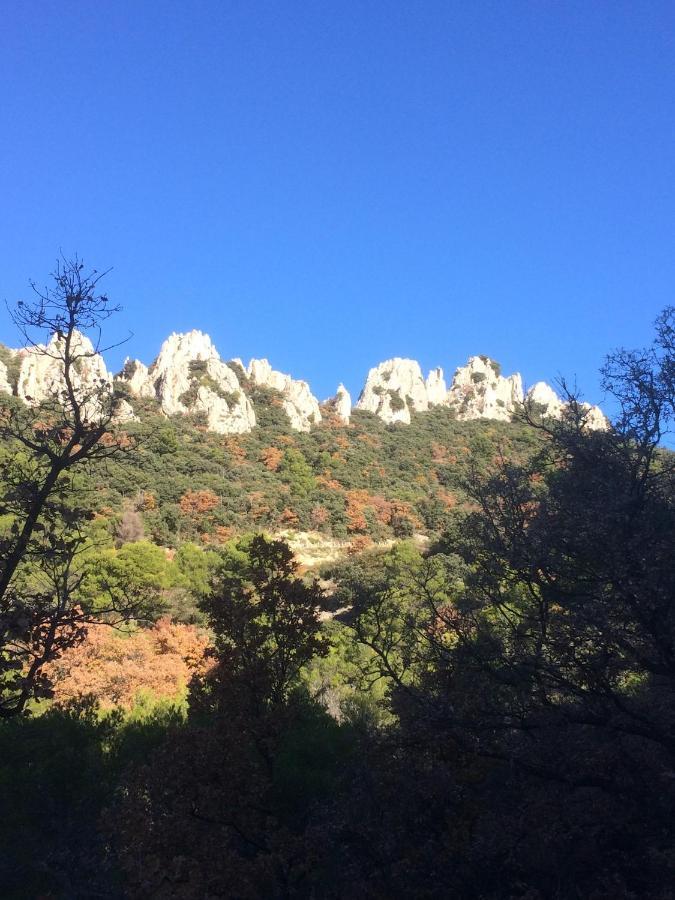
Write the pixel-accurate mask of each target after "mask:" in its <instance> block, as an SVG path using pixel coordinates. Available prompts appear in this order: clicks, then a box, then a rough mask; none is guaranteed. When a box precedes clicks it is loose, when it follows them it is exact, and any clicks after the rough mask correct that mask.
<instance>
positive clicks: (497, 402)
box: [446, 356, 523, 422]
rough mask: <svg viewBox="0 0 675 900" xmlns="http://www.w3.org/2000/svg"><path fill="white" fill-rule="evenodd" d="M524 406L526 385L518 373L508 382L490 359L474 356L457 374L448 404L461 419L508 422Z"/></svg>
mask: <svg viewBox="0 0 675 900" xmlns="http://www.w3.org/2000/svg"><path fill="white" fill-rule="evenodd" d="M522 402H523V382H522V379H521V377H520V375H519V374H518V373H517V372H516V373H515V374H514V375H509V377H508V378H505V377H504V376H503V375H502V374H501V373H500V369H499V364H498V363H496V362H494V361H493V360H491V359H489V358H488V357H487V356H472V357H471V358H470V359H469V361H468V363H467V364H466V365H465V366H460V367H459V368H458V369H457V370H456V371H455V375H454V378H453V379H452V384H451V386H450V390H449V391H448V395H447V400H446V403H447V405H448V406H450V407H452V408H453V409H454V410H455V411H456V413H457V418H458V419H501V420H502V421H504V422H508V421H509V420H510V419H511V416H512V415H513V413H514V412H515V410H516V408H517V407H518V406H519V404H521V403H522Z"/></svg>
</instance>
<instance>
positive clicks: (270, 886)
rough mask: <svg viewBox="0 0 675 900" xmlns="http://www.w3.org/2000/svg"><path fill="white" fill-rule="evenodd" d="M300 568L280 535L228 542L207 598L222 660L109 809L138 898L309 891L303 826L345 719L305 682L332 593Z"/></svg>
mask: <svg viewBox="0 0 675 900" xmlns="http://www.w3.org/2000/svg"><path fill="white" fill-rule="evenodd" d="M295 572H296V567H295V564H294V561H293V555H292V553H291V551H290V549H289V548H288V546H287V545H286V544H284V543H283V542H281V541H272V540H268V539H267V538H265V537H263V536H262V535H257V536H255V537H253V538H249V539H248V540H242V541H240V542H239V544H238V545H236V546H230V547H229V548H228V549H227V551H226V553H225V560H224V564H223V566H222V569H221V572H220V576H219V578H218V579H217V587H216V589H215V590H214V591H213V593H212V595H211V596H210V597H209V598H208V599H206V600H205V601H203V603H202V606H203V609H204V610H205V611H206V612H207V614H208V617H209V622H210V625H211V628H212V631H213V633H214V636H215V662H216V665H215V666H214V668H213V669H212V670H211V671H210V672H209V673H208V675H207V676H206V677H205V678H203V679H199V678H197V679H195V680H194V682H193V685H192V689H191V692H190V697H189V705H190V712H189V716H188V722H187V726H186V728H184V729H182V730H181V731H179V732H177V733H172V734H171V735H169V737H168V739H167V741H166V742H165V744H164V746H163V747H162V748H160V749H159V751H158V752H157V753H156V754H155V756H153V757H152V758H151V760H150V761H149V763H148V765H147V766H144V767H143V768H141V769H140V770H137V772H136V773H133V774H132V775H131V778H130V780H129V782H128V783H127V784H126V785H125V789H124V791H122V792H120V802H119V803H118V805H117V808H116V809H115V810H114V814H113V816H112V818H111V824H112V827H113V833H114V839H115V841H116V846H117V850H118V854H119V858H120V861H121V864H122V866H123V868H124V870H125V872H126V874H127V876H128V879H129V886H130V890H131V893H130V896H148V895H151V894H154V893H155V892H157V891H159V892H161V893H166V894H167V895H171V894H173V892H174V890H179V891H180V895H181V896H183V897H186V898H192V897H194V898H195V900H196V898H198V897H204V896H236V897H242V898H244V897H246V898H251V900H253V898H254V897H289V896H309V895H310V894H309V893H308V892H307V891H306V889H305V885H306V883H307V880H308V877H309V875H310V873H311V861H312V857H313V855H314V853H315V851H314V849H313V843H312V840H311V837H310V839H309V840H308V839H307V838H306V836H305V829H306V828H307V823H308V820H309V816H310V811H311V809H312V807H313V806H314V805H315V803H316V801H317V796H320V795H321V794H322V793H323V792H326V791H330V789H331V787H332V784H333V781H334V779H335V778H336V771H335V770H336V769H337V767H338V762H339V752H338V751H337V750H336V749H335V748H333V747H332V744H333V742H334V741H336V735H337V732H338V731H339V726H338V725H337V724H336V723H335V722H334V721H332V720H331V719H330V718H329V717H328V715H327V714H326V713H325V712H324V711H323V709H321V708H320V707H319V706H318V705H317V704H313V703H311V702H310V701H308V699H307V697H306V695H305V694H304V693H303V691H302V690H301V679H300V670H301V668H302V667H303V666H304V665H305V664H306V663H307V662H309V660H311V659H312V658H313V657H314V656H316V655H321V654H324V653H325V652H326V651H327V646H326V641H325V640H324V638H323V636H322V635H321V633H320V630H319V629H320V623H319V619H318V606H319V603H320V601H321V598H322V594H321V591H320V590H319V588H318V587H317V586H315V585H306V584H304V583H303V582H302V581H301V580H300V579H299V578H297V577H296V575H295ZM329 748H330V749H329ZM299 760H301V762H299ZM148 860H153V861H154V863H153V864H152V865H150V866H148V864H147V861H148Z"/></svg>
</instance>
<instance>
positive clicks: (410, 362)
mask: <svg viewBox="0 0 675 900" xmlns="http://www.w3.org/2000/svg"><path fill="white" fill-rule="evenodd" d="M428 408H429V400H428V397H427V387H426V384H425V383H424V378H423V377H422V370H421V369H420V365H419V363H418V362H416V361H415V360H414V359H401V358H400V357H395V358H394V359H388V360H385V362H382V363H380V364H379V366H375V368H373V369H371V370H370V372H369V373H368V378H367V379H366V383H365V386H364V388H363V390H362V391H361V396H360V397H359V399H358V402H357V404H356V409H365V410H367V411H368V412H372V413H375V415H377V416H379V417H380V418H381V419H382V420H383V421H385V422H387V423H388V424H391V423H393V422H402V423H404V424H406V425H409V424H410V411H411V410H415V411H417V412H423V411H424V410H427V409H428Z"/></svg>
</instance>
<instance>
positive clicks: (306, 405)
mask: <svg viewBox="0 0 675 900" xmlns="http://www.w3.org/2000/svg"><path fill="white" fill-rule="evenodd" d="M246 374H247V375H248V377H249V379H250V380H251V381H252V382H253V384H257V385H260V386H261V387H267V388H271V389H272V390H274V391H278V392H279V393H280V394H281V396H282V405H283V409H284V411H285V413H286V415H287V416H288V419H289V421H290V424H291V428H294V429H295V430H296V431H309V430H310V428H311V427H312V425H317V424H318V423H319V422H320V421H321V410H320V409H319V401H318V400H317V399H316V397H315V396H314V395H313V394H312V392H311V390H310V388H309V385H308V384H307V382H306V381H298V380H296V379H295V378H291V376H290V375H285V374H284V373H283V372H277V371H276V370H275V369H273V368H272V366H271V365H270V363H269V362H268V360H266V359H252V360H251V361H250V363H249V364H248V369H247V370H246Z"/></svg>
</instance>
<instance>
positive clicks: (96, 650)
mask: <svg viewBox="0 0 675 900" xmlns="http://www.w3.org/2000/svg"><path fill="white" fill-rule="evenodd" d="M207 646H208V641H207V639H206V637H205V636H204V634H203V633H202V632H200V631H198V630H197V629H196V628H195V627H194V626H192V625H181V624H178V623H176V622H171V621H170V620H169V619H160V620H159V621H158V622H156V623H155V624H154V626H153V627H152V628H147V629H140V630H138V631H135V632H133V633H131V634H128V635H121V634H119V632H116V631H115V630H114V629H112V628H110V627H108V626H107V625H92V626H90V627H89V628H88V630H87V635H86V638H85V639H84V640H83V641H82V642H81V643H79V644H77V645H76V646H74V647H71V648H70V649H69V650H67V651H66V652H65V653H63V654H62V656H61V657H60V658H59V659H57V660H55V661H53V662H52V663H50V664H49V666H48V667H47V670H48V671H47V672H46V673H45V674H46V676H47V677H48V678H49V679H50V680H51V681H52V682H53V683H54V702H55V703H56V704H65V703H67V702H68V701H71V700H81V699H84V698H93V699H95V700H97V701H98V702H99V704H100V705H101V706H102V707H103V708H107V707H112V706H122V707H125V708H127V709H128V708H130V707H131V706H133V703H134V699H135V698H136V697H137V695H138V694H139V693H140V692H150V693H152V694H154V695H155V696H158V697H172V696H175V695H176V694H178V693H179V692H180V691H181V690H183V689H184V688H185V687H186V685H187V683H188V682H189V680H190V678H191V677H192V676H193V675H194V674H203V673H204V672H205V671H206V670H207V669H208V667H209V664H210V663H209V660H208V658H207V657H206V656H205V651H206V648H207Z"/></svg>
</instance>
